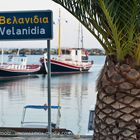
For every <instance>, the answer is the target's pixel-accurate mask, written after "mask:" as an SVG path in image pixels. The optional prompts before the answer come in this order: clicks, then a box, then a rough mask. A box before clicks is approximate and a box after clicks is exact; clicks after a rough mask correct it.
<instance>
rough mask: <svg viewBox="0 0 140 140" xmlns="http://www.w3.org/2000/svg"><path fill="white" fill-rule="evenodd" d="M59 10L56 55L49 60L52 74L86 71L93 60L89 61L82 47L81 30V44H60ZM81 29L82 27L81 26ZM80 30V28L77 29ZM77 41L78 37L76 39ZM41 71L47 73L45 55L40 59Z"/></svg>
mask: <svg viewBox="0 0 140 140" xmlns="http://www.w3.org/2000/svg"><path fill="white" fill-rule="evenodd" d="M60 27H61V26H60V11H59V33H58V55H57V57H55V58H52V59H51V60H50V63H51V73H52V74H70V73H82V72H88V71H89V70H90V68H91V67H92V66H93V61H89V57H88V52H87V51H86V49H84V48H83V31H82V30H81V36H82V39H81V44H82V47H81V48H80V47H79V43H78V48H64V49H62V48H61V47H60V46H61V45H60ZM81 29H82V28H81ZM79 31H80V30H79ZM78 41H79V39H78ZM40 62H41V64H42V68H41V71H42V73H47V62H48V60H47V57H43V58H41V59H40Z"/></svg>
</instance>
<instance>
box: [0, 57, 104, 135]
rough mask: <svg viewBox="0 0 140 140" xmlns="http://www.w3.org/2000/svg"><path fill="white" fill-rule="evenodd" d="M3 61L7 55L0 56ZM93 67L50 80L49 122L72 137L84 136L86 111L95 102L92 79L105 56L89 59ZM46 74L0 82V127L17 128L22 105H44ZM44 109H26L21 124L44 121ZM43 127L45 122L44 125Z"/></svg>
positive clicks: (30, 58)
mask: <svg viewBox="0 0 140 140" xmlns="http://www.w3.org/2000/svg"><path fill="white" fill-rule="evenodd" d="M4 57H5V58H4V60H5V61H6V58H7V55H5V56H4ZM40 57H41V56H39V55H32V56H28V59H29V61H30V63H39V58H40ZM90 59H91V60H93V61H94V65H93V67H92V69H91V70H90V72H89V73H82V74H69V75H58V76H52V77H51V97H52V98H51V104H52V105H60V106H61V110H60V112H58V110H56V109H52V122H53V123H57V125H58V126H59V127H60V128H66V129H69V130H71V131H72V132H73V133H74V134H80V135H87V134H88V133H89V132H88V119H89V110H90V108H91V107H92V106H94V105H95V102H96V90H95V87H96V80H97V77H98V74H99V72H100V70H101V68H102V66H103V64H104V60H105V56H90ZM47 88H48V87H47V75H33V76H31V77H27V78H21V79H16V80H6V81H0V126H1V127H4V126H5V127H8V126H9V127H19V126H21V120H22V115H23V107H24V106H26V105H44V104H47ZM47 115H48V114H47V110H46V111H45V110H35V109H34V110H33V109H29V110H27V112H26V116H25V121H29V122H31V121H32V122H33V121H34V122H46V126H47V120H48V118H47ZM44 124H45V123H44Z"/></svg>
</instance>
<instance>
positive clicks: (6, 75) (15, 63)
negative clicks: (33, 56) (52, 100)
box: [0, 55, 41, 80]
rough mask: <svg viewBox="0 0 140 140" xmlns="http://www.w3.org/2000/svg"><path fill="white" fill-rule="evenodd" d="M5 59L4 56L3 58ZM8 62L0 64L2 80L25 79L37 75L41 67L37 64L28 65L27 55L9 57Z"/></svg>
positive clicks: (0, 77)
mask: <svg viewBox="0 0 140 140" xmlns="http://www.w3.org/2000/svg"><path fill="white" fill-rule="evenodd" d="M2 57H3V56H2ZM8 57H9V58H8V62H6V63H3V58H2V62H1V64H0V79H2V80H3V79H12V78H17V77H25V76H29V75H31V74H35V73H37V72H38V71H39V70H40V68H41V66H40V65H36V64H27V56H25V55H9V56H8Z"/></svg>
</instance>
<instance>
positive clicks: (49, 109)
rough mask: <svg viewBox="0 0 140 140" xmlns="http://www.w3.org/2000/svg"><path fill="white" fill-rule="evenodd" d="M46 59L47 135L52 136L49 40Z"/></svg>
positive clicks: (48, 41)
mask: <svg viewBox="0 0 140 140" xmlns="http://www.w3.org/2000/svg"><path fill="white" fill-rule="evenodd" d="M47 58H48V63H47V64H48V133H49V138H51V136H52V134H51V133H52V129H51V63H50V40H47Z"/></svg>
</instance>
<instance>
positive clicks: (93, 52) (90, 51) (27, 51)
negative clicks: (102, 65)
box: [0, 48, 105, 55]
mask: <svg viewBox="0 0 140 140" xmlns="http://www.w3.org/2000/svg"><path fill="white" fill-rule="evenodd" d="M86 50H87V52H88V54H89V55H105V52H104V51H103V50H101V49H97V48H96V49H93V48H92V49H86ZM17 52H18V49H8V50H4V54H16V53H17ZM45 52H47V49H46V48H45V49H20V50H19V53H20V54H26V55H43V54H44V53H45ZM0 53H1V50H0ZM51 54H52V55H55V54H57V49H54V48H52V49H51Z"/></svg>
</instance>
